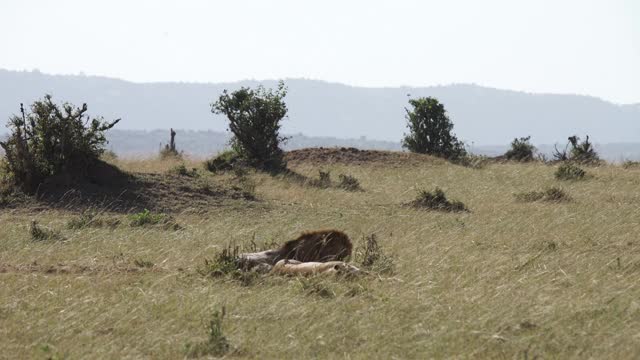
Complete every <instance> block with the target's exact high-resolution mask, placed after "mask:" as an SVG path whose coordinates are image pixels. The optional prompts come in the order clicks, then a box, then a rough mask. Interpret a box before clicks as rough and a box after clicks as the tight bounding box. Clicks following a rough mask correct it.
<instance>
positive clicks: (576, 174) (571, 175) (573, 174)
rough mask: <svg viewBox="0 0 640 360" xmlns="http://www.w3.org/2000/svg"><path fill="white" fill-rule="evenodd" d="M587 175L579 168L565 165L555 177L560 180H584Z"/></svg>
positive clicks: (560, 167) (559, 168) (557, 171)
mask: <svg viewBox="0 0 640 360" xmlns="http://www.w3.org/2000/svg"><path fill="white" fill-rule="evenodd" d="M586 174H587V173H586V172H585V171H584V170H582V169H581V168H579V167H578V166H576V165H574V164H571V163H564V164H562V165H560V166H559V167H558V170H556V173H555V177H556V179H558V180H582V179H584V177H585V175H586Z"/></svg>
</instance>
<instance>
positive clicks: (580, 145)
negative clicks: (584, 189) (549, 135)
mask: <svg viewBox="0 0 640 360" xmlns="http://www.w3.org/2000/svg"><path fill="white" fill-rule="evenodd" d="M569 147H571V149H570V150H569ZM553 158H554V160H556V161H573V162H577V163H581V164H597V163H599V162H600V158H599V156H598V153H596V151H595V149H594V147H593V145H592V144H591V142H589V135H587V138H586V140H584V141H582V142H580V138H579V137H577V136H575V135H574V136H570V137H569V143H568V144H567V146H565V148H564V150H558V147H555V151H554V153H553Z"/></svg>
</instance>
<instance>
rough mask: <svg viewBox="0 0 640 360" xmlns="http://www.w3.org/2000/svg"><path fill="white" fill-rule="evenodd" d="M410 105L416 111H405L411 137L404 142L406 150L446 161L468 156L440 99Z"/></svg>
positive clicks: (412, 102)
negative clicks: (454, 132)
mask: <svg viewBox="0 0 640 360" xmlns="http://www.w3.org/2000/svg"><path fill="white" fill-rule="evenodd" d="M409 104H410V105H411V106H412V107H413V109H412V110H409V109H406V108H405V110H406V112H407V115H406V119H407V126H408V127H409V134H407V135H405V137H404V139H403V140H402V146H403V147H405V148H407V149H409V151H411V152H415V153H420V154H430V155H435V156H439V157H443V158H445V159H457V158H460V157H462V156H464V155H465V154H466V150H465V149H464V146H463V144H462V142H461V141H459V140H458V139H457V138H456V136H455V135H454V134H453V133H452V130H453V123H452V122H451V120H449V117H448V116H447V113H446V111H445V109H444V106H443V105H442V104H441V103H440V102H439V101H438V100H437V99H435V98H432V97H426V98H418V99H411V100H409Z"/></svg>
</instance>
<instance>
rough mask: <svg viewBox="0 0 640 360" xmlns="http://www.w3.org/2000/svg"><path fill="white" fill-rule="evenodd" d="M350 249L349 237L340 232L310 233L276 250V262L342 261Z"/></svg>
mask: <svg viewBox="0 0 640 360" xmlns="http://www.w3.org/2000/svg"><path fill="white" fill-rule="evenodd" d="M352 249H353V245H351V240H350V239H349V236H347V234H345V233H343V232H342V231H339V230H316V231H310V232H305V233H302V234H301V235H300V236H298V237H297V238H296V239H295V240H291V241H287V242H286V243H284V245H282V246H281V247H280V249H279V250H278V256H277V257H276V262H277V261H279V260H282V259H290V260H298V261H302V262H310V261H318V262H326V261H337V260H343V259H345V258H346V257H347V256H350V255H351V251H352Z"/></svg>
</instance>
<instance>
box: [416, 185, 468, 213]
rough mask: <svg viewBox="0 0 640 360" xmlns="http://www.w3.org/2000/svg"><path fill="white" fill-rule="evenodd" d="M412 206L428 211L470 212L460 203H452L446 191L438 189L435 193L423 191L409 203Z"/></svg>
mask: <svg viewBox="0 0 640 360" xmlns="http://www.w3.org/2000/svg"><path fill="white" fill-rule="evenodd" d="M409 205H410V206H412V207H415V208H418V209H428V210H437V211H449V212H461V211H468V209H467V207H466V206H465V205H464V204H463V203H462V202H460V201H455V200H453V201H450V200H449V199H447V197H446V195H445V194H444V191H442V190H441V189H440V188H436V189H435V190H434V191H433V192H429V191H426V190H422V191H420V192H419V193H418V197H417V198H416V199H415V200H413V201H411V202H410V203H409Z"/></svg>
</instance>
